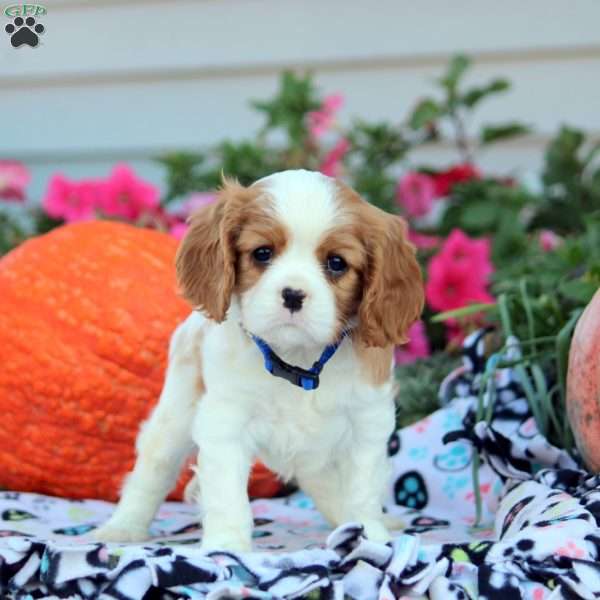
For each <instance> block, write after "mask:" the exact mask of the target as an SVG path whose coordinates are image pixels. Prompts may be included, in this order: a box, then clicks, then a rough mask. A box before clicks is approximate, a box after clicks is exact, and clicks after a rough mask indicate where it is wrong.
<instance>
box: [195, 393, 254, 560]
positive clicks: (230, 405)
mask: <svg viewBox="0 0 600 600" xmlns="http://www.w3.org/2000/svg"><path fill="white" fill-rule="evenodd" d="M246 424H247V417H246V416H245V415H244V414H243V409H242V408H241V407H240V405H239V404H238V405H237V406H236V404H235V401H231V400H229V399H227V398H217V397H214V396H212V395H211V393H210V392H209V393H208V395H207V396H205V397H204V398H203V399H202V403H201V404H200V407H199V409H198V413H197V416H196V421H195V423H194V427H193V437H194V441H195V442H196V444H197V445H198V466H197V467H196V473H197V475H198V484H199V490H200V501H201V504H202V511H203V520H202V526H203V538H202V547H203V548H204V549H207V550H208V549H211V550H232V551H238V552H246V551H249V550H250V549H251V546H252V543H251V538H252V524H253V521H252V512H251V510H250V502H249V499H248V476H249V473H250V465H251V461H252V454H253V453H252V448H251V444H250V440H249V439H248V438H247V436H246V435H245V434H246Z"/></svg>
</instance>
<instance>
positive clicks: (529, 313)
mask: <svg viewBox="0 0 600 600" xmlns="http://www.w3.org/2000/svg"><path fill="white" fill-rule="evenodd" d="M519 290H520V291H521V300H522V301H523V307H524V308H525V315H526V316H527V328H528V329H529V339H530V340H531V341H532V346H533V351H534V352H536V344H535V341H534V340H535V324H534V321H533V310H532V308H531V302H529V295H528V294H527V280H526V279H525V278H524V277H523V278H521V280H520V281H519Z"/></svg>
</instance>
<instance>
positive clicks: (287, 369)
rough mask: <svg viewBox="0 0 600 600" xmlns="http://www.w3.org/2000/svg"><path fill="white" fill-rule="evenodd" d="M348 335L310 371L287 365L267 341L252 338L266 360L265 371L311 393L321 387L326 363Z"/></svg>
mask: <svg viewBox="0 0 600 600" xmlns="http://www.w3.org/2000/svg"><path fill="white" fill-rule="evenodd" d="M348 333H349V332H348V331H344V332H342V335H341V336H340V339H339V340H338V341H337V342H336V343H335V344H330V345H329V346H327V347H326V348H325V350H323V353H322V354H321V356H320V357H319V359H318V360H317V361H316V362H315V363H314V364H313V366H312V367H311V368H310V369H303V368H302V367H295V366H294V365H290V364H288V363H286V362H285V361H284V360H282V359H281V358H279V356H277V354H275V352H274V351H273V349H272V348H271V346H269V344H267V342H265V340H263V339H262V338H259V337H258V336H257V335H253V334H250V337H251V338H252V339H253V340H254V343H255V344H256V345H257V346H258V349H259V350H260V351H261V352H262V355H263V357H264V359H265V369H267V371H269V373H271V375H273V376H275V377H281V378H283V379H286V380H287V381H289V382H290V383H293V384H294V385H297V386H298V387H301V388H302V389H304V390H307V391H310V390H316V389H317V388H318V387H319V374H320V373H321V371H322V370H323V367H324V366H325V363H326V362H327V361H328V360H329V359H330V358H331V357H332V356H333V355H334V354H335V351H336V350H337V349H338V348H339V346H340V344H341V343H342V341H343V340H344V338H345V337H346V336H347V335H348Z"/></svg>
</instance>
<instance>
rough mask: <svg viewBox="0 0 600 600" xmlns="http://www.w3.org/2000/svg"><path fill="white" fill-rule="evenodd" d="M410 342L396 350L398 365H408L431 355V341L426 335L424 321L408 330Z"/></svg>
mask: <svg viewBox="0 0 600 600" xmlns="http://www.w3.org/2000/svg"><path fill="white" fill-rule="evenodd" d="M408 337H409V341H408V343H407V344H405V345H404V346H399V347H398V348H396V351H395V353H394V357H395V359H396V364H397V365H406V364H409V363H413V362H415V361H416V360H417V359H419V358H427V357H428V356H429V354H430V350H429V340H428V339H427V335H426V333H425V325H424V323H423V321H416V322H415V323H413V324H412V325H411V328H410V329H409V330H408Z"/></svg>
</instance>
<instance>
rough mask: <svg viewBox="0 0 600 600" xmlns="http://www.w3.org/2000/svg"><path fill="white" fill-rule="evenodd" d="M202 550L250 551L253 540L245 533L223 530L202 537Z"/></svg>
mask: <svg viewBox="0 0 600 600" xmlns="http://www.w3.org/2000/svg"><path fill="white" fill-rule="evenodd" d="M201 548H202V550H203V551H205V552H208V551H214V550H229V551H230V552H250V551H251V550H252V540H251V539H250V538H249V537H248V536H245V535H241V534H236V533H233V532H230V533H229V532H222V533H218V534H212V535H205V536H204V537H203V538H202V546H201Z"/></svg>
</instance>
